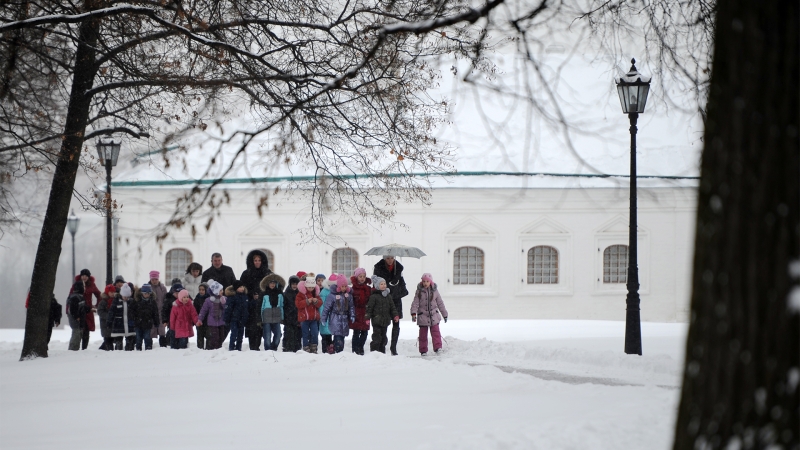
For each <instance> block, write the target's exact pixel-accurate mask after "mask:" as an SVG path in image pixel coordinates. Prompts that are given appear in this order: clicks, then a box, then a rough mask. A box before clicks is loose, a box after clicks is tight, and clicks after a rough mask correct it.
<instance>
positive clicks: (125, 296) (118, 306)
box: [107, 283, 136, 352]
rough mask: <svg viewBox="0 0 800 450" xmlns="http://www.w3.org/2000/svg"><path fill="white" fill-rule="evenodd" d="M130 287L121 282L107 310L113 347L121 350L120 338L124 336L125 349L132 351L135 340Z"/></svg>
mask: <svg viewBox="0 0 800 450" xmlns="http://www.w3.org/2000/svg"><path fill="white" fill-rule="evenodd" d="M132 294H133V293H132V292H131V287H130V285H129V284H127V283H126V284H123V285H122V288H120V290H119V297H117V298H116V299H114V301H113V302H112V303H111V308H110V309H109V312H108V320H107V324H108V328H109V329H110V330H111V338H112V339H113V341H114V349H115V350H122V348H123V347H122V338H123V337H124V338H125V351H126V352H129V351H133V346H134V341H135V340H136V330H135V328H136V324H135V323H134V312H133V301H132V300H131V295H132Z"/></svg>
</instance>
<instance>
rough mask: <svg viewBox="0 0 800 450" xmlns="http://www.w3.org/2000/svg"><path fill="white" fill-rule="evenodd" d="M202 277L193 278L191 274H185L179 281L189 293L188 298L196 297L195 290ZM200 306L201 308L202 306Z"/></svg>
mask: <svg viewBox="0 0 800 450" xmlns="http://www.w3.org/2000/svg"><path fill="white" fill-rule="evenodd" d="M202 277H203V275H202V274H201V275H198V276H196V277H193V276H192V274H191V273H187V274H185V275H184V276H183V278H182V279H181V284H182V285H183V288H184V289H186V290H187V291H189V298H194V297H195V296H196V295H197V292H198V291H197V288H198V287H199V286H200V279H201V278H202ZM200 306H203V305H202V304H201V305H200Z"/></svg>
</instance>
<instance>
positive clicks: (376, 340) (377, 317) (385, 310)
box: [364, 275, 400, 353]
mask: <svg viewBox="0 0 800 450" xmlns="http://www.w3.org/2000/svg"><path fill="white" fill-rule="evenodd" d="M372 285H373V286H374V287H376V289H374V290H373V291H372V295H370V296H369V303H367V311H366V313H365V314H364V318H365V319H369V320H371V321H372V342H370V343H369V351H371V352H374V351H378V352H381V353H386V344H388V343H389V339H388V338H387V337H386V329H387V328H389V324H391V323H392V320H394V321H395V323H397V322H398V321H399V320H400V317H399V316H398V315H397V307H395V305H394V300H393V299H392V295H391V291H389V288H388V287H387V286H386V280H384V279H383V278H381V277H379V276H377V275H373V276H372Z"/></svg>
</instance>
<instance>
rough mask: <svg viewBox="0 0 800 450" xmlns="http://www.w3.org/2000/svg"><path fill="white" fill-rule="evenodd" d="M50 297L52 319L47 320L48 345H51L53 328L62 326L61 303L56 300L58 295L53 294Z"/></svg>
mask: <svg viewBox="0 0 800 450" xmlns="http://www.w3.org/2000/svg"><path fill="white" fill-rule="evenodd" d="M51 295H52V297H50V317H49V318H48V320H47V343H48V344H49V343H50V337H51V336H53V327H57V326H59V325H61V303H58V300H56V294H51Z"/></svg>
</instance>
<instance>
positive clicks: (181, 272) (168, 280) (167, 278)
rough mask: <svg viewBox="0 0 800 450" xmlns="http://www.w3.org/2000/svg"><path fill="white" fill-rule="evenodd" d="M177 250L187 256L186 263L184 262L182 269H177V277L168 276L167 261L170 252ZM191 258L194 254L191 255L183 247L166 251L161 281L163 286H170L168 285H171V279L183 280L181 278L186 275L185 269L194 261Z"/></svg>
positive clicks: (168, 267)
mask: <svg viewBox="0 0 800 450" xmlns="http://www.w3.org/2000/svg"><path fill="white" fill-rule="evenodd" d="M179 250H181V251H184V252H186V253H188V254H189V259H188V262H186V264H184V265H183V267H181V268H179V269H178V274H177V275H175V274H170V261H169V258H170V254H171V253H172V252H177V251H179ZM193 258H194V253H192V251H191V250H189V249H188V248H185V247H174V248H171V249H169V250H167V251H166V253H165V254H164V278H163V279H162V281H163V282H164V284H165V285H170V283H172V279H173V278H180V279H183V276H184V275H186V268H187V267H189V264H191V263H192V262H194V261H195V260H194V259H193ZM170 275H172V276H170Z"/></svg>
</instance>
